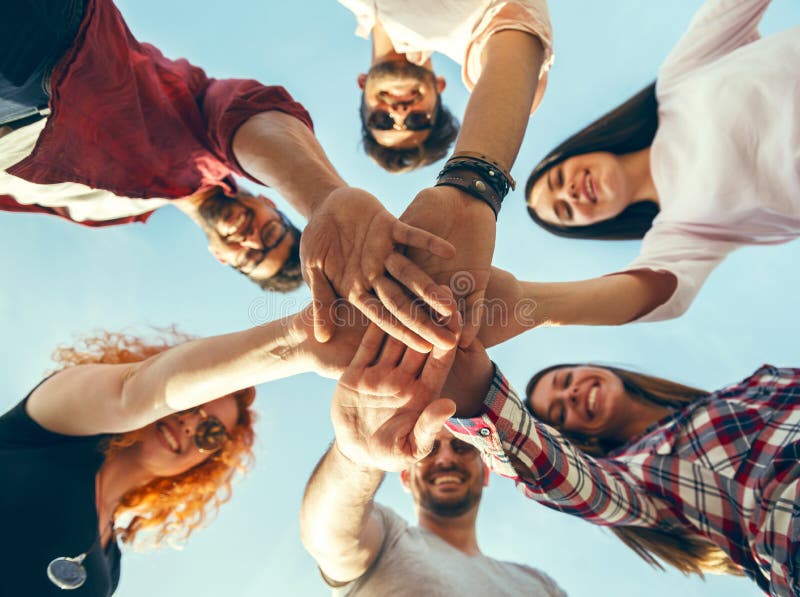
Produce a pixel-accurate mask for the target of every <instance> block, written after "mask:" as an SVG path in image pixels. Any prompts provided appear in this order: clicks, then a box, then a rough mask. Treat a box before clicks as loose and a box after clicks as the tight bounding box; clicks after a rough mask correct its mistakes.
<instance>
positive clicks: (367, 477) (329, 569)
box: [300, 442, 383, 583]
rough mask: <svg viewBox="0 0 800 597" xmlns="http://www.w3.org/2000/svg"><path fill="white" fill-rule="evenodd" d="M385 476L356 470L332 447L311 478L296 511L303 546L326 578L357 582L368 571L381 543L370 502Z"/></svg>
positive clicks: (342, 581)
mask: <svg viewBox="0 0 800 597" xmlns="http://www.w3.org/2000/svg"><path fill="white" fill-rule="evenodd" d="M382 480H383V471H381V470H378V469H375V468H371V467H365V466H359V465H357V464H356V463H354V462H353V461H352V460H350V459H349V458H347V457H346V456H344V455H343V454H342V452H341V451H340V450H339V448H338V447H337V446H336V443H335V442H334V444H333V445H332V446H331V448H330V449H329V450H328V451H327V452H326V453H325V456H323V457H322V460H320V461H319V464H317V467H316V468H315V469H314V472H313V473H312V475H311V478H310V479H309V481H308V485H307V486H306V492H305V495H304V496H303V504H302V507H301V509H300V534H301V538H302V541H303V545H304V546H305V548H306V550H307V551H308V552H309V553H310V554H311V556H312V557H313V558H314V559H315V560H316V561H317V564H318V565H319V568H320V570H322V572H323V574H325V576H326V577H327V578H328V579H330V580H332V581H335V582H339V583H346V582H350V581H352V580H355V579H356V578H358V577H359V576H361V575H362V574H364V572H366V570H367V569H368V568H369V567H370V565H371V564H372V562H373V561H374V560H375V557H376V556H377V555H378V552H379V551H380V548H381V544H382V543H383V528H382V526H381V523H380V522H379V520H378V518H377V517H376V516H375V515H374V514H373V513H372V504H373V502H372V500H373V497H374V496H375V492H377V491H378V487H379V486H380V484H381V481H382Z"/></svg>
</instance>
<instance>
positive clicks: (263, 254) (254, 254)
mask: <svg viewBox="0 0 800 597" xmlns="http://www.w3.org/2000/svg"><path fill="white" fill-rule="evenodd" d="M276 211H277V210H276ZM278 216H279V217H280V225H281V227H282V230H281V233H280V234H279V235H278V237H277V238H276V239H275V240H273V241H272V242H271V243H269V244H268V245H264V247H263V248H261V249H248V250H247V251H243V252H242V253H241V254H240V257H239V259H237V260H236V262H235V263H233V264H232V265H233V267H234V268H235V269H237V270H239V271H240V272H242V273H243V274H244V275H246V276H249V275H250V274H251V273H253V270H255V269H256V268H257V267H258V266H259V265H261V263H262V262H263V261H264V260H265V259H266V258H267V255H269V252H270V251H272V249H274V248H275V247H277V246H278V245H279V244H281V243H282V242H283V239H284V238H286V235H287V234H289V230H290V229H291V228H292V223H291V222H290V221H289V220H288V219H287V218H286V216H285V215H283V212H281V211H278ZM271 224H272V221H269V222H267V223H266V224H264V226H270V225H271ZM245 266H247V267H246V268H245Z"/></svg>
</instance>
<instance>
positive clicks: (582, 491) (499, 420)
mask: <svg viewBox="0 0 800 597" xmlns="http://www.w3.org/2000/svg"><path fill="white" fill-rule="evenodd" d="M448 427H449V429H450V430H451V431H452V432H453V433H454V434H455V435H457V436H458V437H459V438H461V439H463V440H464V441H468V442H470V443H472V444H473V445H475V446H476V447H477V448H478V449H479V450H481V451H482V453H483V454H484V458H485V460H486V461H487V463H488V464H489V466H490V467H491V468H492V469H493V470H494V471H496V472H497V473H499V474H501V475H503V476H506V477H510V478H512V479H514V481H515V482H516V483H517V486H518V487H519V488H520V489H521V490H522V492H523V493H524V494H525V495H526V496H527V497H529V498H531V499H533V500H536V501H538V502H541V503H543V504H545V505H546V506H549V507H551V508H554V509H557V510H561V511H562V512H567V513H569V514H574V515H577V516H580V517H582V518H585V519H587V520H589V521H591V522H594V523H596V524H601V525H633V526H644V527H658V528H661V529H663V530H670V529H679V530H681V531H682V532H688V533H691V534H695V535H697V534H698V533H699V534H700V535H702V536H705V537H707V538H708V539H710V540H711V541H713V542H714V543H715V544H717V545H719V546H720V547H721V548H722V549H724V550H725V552H726V553H727V554H728V555H729V556H730V557H731V559H732V560H733V561H734V562H736V563H737V564H739V565H740V566H741V567H742V569H743V571H744V572H745V573H746V574H747V575H748V576H749V577H750V578H752V579H753V580H755V581H756V582H757V583H758V585H759V586H760V587H761V588H762V589H763V590H764V591H766V592H770V593H771V594H773V595H780V596H784V595H787V596H788V595H800V584H798V580H799V579H800V554H798V550H797V539H798V538H800V522H799V521H798V516H800V500H798V493H799V492H800V369H778V368H776V367H771V366H768V365H765V366H764V367H762V368H761V369H759V370H758V371H756V372H755V373H754V374H753V375H752V376H751V377H748V378H747V379H745V380H744V381H742V382H741V383H739V384H735V385H732V386H729V387H726V388H723V389H722V390H719V391H717V392H714V393H713V394H711V395H710V396H708V397H707V398H703V399H701V400H698V401H696V402H694V403H693V404H692V405H691V406H689V407H687V408H685V409H683V410H681V411H678V412H676V413H674V414H673V415H671V416H669V417H667V418H666V419H663V420H661V421H659V422H658V423H656V424H655V425H653V426H651V427H650V428H649V429H648V430H647V431H645V432H644V433H643V434H642V435H640V436H638V437H636V438H634V439H633V440H631V441H630V442H629V443H628V444H626V445H625V446H623V447H621V448H619V449H617V450H615V451H614V452H612V453H610V454H609V455H608V456H607V457H606V458H593V457H591V456H588V455H586V454H585V453H583V452H582V451H581V450H579V449H578V448H576V447H574V446H573V445H572V444H571V443H570V442H569V441H568V440H567V439H565V438H563V437H562V436H561V434H560V433H559V432H558V431H556V430H555V429H553V428H552V427H550V426H548V425H545V424H543V423H540V422H538V421H536V420H534V419H533V418H532V417H531V415H530V414H529V413H528V411H527V410H526V409H525V408H524V407H523V406H522V403H521V402H520V400H519V398H518V397H517V395H516V393H515V392H514V390H513V389H512V388H511V387H510V386H509V385H508V381H507V380H506V379H505V377H504V376H503V375H502V373H500V372H499V371H496V373H495V377H494V380H493V382H492V387H491V389H490V391H489V394H488V395H487V397H486V399H485V401H484V412H483V414H482V415H481V416H480V417H477V418H474V419H451V420H450V421H449V422H448ZM512 463H513V465H512Z"/></svg>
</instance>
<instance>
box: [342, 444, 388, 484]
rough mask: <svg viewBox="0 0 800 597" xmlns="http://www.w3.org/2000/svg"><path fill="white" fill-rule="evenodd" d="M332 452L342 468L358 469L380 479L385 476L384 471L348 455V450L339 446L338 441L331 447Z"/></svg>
mask: <svg viewBox="0 0 800 597" xmlns="http://www.w3.org/2000/svg"><path fill="white" fill-rule="evenodd" d="M331 452H332V453H333V454H335V458H336V459H337V461H338V462H339V464H340V465H341V466H345V467H347V468H350V469H356V470H358V471H359V472H361V473H364V474H367V475H375V476H379V477H382V476H383V471H382V470H380V469H377V468H375V467H373V466H369V465H365V464H362V463H360V462H358V459H357V458H354V457H353V456H352V455H350V454H348V453H347V449H346V448H345V449H344V450H343V449H342V446H341V445H340V444H339V440H338V439H334V440H333V445H332V446H331Z"/></svg>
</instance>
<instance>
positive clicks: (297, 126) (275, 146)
mask: <svg viewBox="0 0 800 597" xmlns="http://www.w3.org/2000/svg"><path fill="white" fill-rule="evenodd" d="M233 153H234V155H235V156H236V159H237V160H238V161H239V164H240V165H241V166H242V168H244V169H245V171H247V173H248V174H250V175H251V176H252V177H253V178H256V179H258V180H260V181H261V182H262V183H264V184H265V185H267V186H270V187H272V188H274V189H275V190H277V191H278V192H279V193H280V194H281V195H282V196H283V197H284V198H285V199H286V200H287V201H288V202H289V203H291V204H292V206H293V207H294V208H295V209H296V210H297V211H299V212H300V213H301V214H303V216H305V218H306V219H310V218H311V215H312V214H313V213H314V211H316V209H317V207H319V205H320V204H321V203H322V202H323V200H324V199H325V198H326V197H327V196H328V195H330V194H331V193H332V192H333V191H334V190H335V189H337V188H341V187H346V186H347V184H346V183H345V182H344V180H342V178H341V177H340V176H339V174H338V173H337V172H336V170H335V169H334V167H333V165H332V164H331V162H330V160H328V157H327V156H326V155H325V151H324V150H323V149H322V146H321V145H320V144H319V141H317V138H316V137H315V136H314V133H313V132H312V131H311V130H310V129H309V128H308V127H307V126H306V125H305V124H303V122H301V121H300V120H298V119H297V118H295V117H293V116H290V115H289V114H284V113H283V112H278V111H270V112H262V113H260V114H256V115H255V116H252V117H251V118H249V119H248V120H247V121H246V122H245V123H244V124H243V125H242V126H241V127H239V129H238V130H237V131H236V134H235V135H234V137H233Z"/></svg>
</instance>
